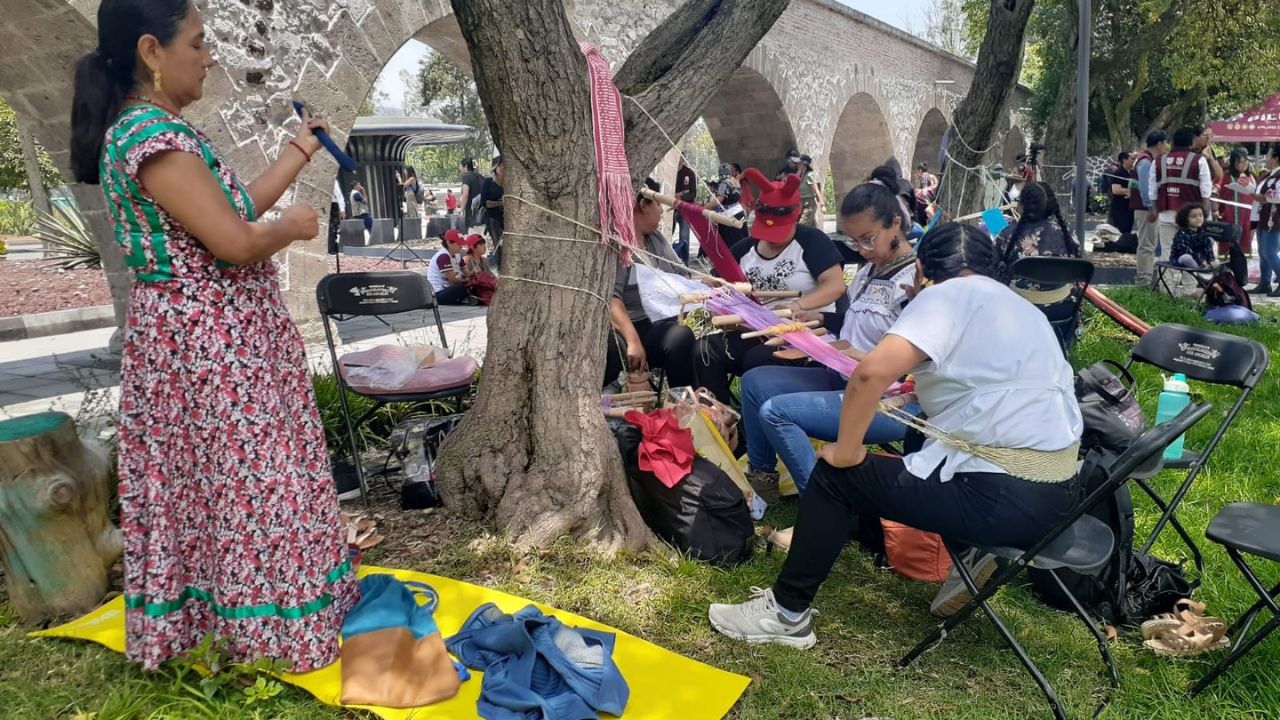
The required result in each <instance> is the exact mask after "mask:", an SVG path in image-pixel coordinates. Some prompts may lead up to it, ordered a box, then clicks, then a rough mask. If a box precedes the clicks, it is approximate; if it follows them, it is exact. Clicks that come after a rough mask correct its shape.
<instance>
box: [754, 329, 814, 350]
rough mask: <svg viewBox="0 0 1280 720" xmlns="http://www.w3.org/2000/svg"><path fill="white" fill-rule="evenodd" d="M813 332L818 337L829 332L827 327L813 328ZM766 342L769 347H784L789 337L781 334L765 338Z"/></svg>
mask: <svg viewBox="0 0 1280 720" xmlns="http://www.w3.org/2000/svg"><path fill="white" fill-rule="evenodd" d="M813 334H814V335H815V336H817V337H822V336H823V335H826V334H827V329H826V328H824V327H820V328H815V329H814V330H813ZM764 344H765V345H768V346H769V347H782V346H783V345H786V344H787V339H786V338H784V337H782V336H781V335H779V336H778V337H771V338H769V339H768V340H765V341H764Z"/></svg>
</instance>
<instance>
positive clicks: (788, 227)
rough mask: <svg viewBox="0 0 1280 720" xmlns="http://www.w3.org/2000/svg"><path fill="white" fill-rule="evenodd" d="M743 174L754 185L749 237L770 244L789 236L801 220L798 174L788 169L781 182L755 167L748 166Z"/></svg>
mask: <svg viewBox="0 0 1280 720" xmlns="http://www.w3.org/2000/svg"><path fill="white" fill-rule="evenodd" d="M742 176H743V178H745V179H746V181H747V182H748V183H751V184H752V185H755V186H756V193H755V211H756V219H755V222H753V223H751V237H752V239H755V240H763V241H765V242H767V243H771V244H773V245H782V244H784V243H786V242H788V241H789V240H791V237H792V236H793V235H794V234H795V229H796V223H798V222H800V176H799V175H796V174H795V173H790V174H788V175H787V177H786V179H785V180H783V181H782V182H774V181H772V180H770V179H768V178H766V177H765V176H764V174H763V173H761V172H760V171H759V170H757V169H755V168H747V169H746V171H745V172H743V173H742Z"/></svg>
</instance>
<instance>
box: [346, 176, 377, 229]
mask: <svg viewBox="0 0 1280 720" xmlns="http://www.w3.org/2000/svg"><path fill="white" fill-rule="evenodd" d="M351 216H352V217H356V218H359V219H361V220H363V221H364V231H365V232H373V215H371V214H370V213H369V199H368V197H367V196H366V195H365V193H364V183H362V182H360V181H359V180H357V181H355V182H354V183H352V184H351Z"/></svg>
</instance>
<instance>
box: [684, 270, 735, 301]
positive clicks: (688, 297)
mask: <svg viewBox="0 0 1280 720" xmlns="http://www.w3.org/2000/svg"><path fill="white" fill-rule="evenodd" d="M708 278H709V279H711V280H714V281H715V282H717V283H719V284H720V285H721V286H724V287H731V288H733V289H734V290H737V291H738V292H740V293H742V294H743V295H747V294H750V293H751V283H731V282H726V281H724V280H721V279H720V278H717V277H710V276H708ZM711 292H712V291H711V290H708V291H707V292H704V293H701V292H698V293H683V294H681V295H677V296H676V299H677V300H679V301H680V304H682V305H696V304H698V303H700V302H703V301H705V300H706V299H707V298H708V297H710V295H711Z"/></svg>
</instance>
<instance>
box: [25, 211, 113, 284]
mask: <svg viewBox="0 0 1280 720" xmlns="http://www.w3.org/2000/svg"><path fill="white" fill-rule="evenodd" d="M31 234H32V235H33V236H34V237H37V238H39V239H40V240H41V241H43V242H44V243H45V244H46V245H47V246H48V250H46V251H45V255H46V257H50V258H52V259H53V260H52V264H53V265H54V266H56V267H60V268H62V269H63V270H79V269H82V268H101V267H102V255H101V254H100V253H99V252H98V243H97V242H96V241H95V240H94V239H93V233H92V232H90V230H89V228H88V226H87V225H86V224H85V221H84V217H83V216H81V215H80V211H79V210H77V209H76V208H75V207H74V206H70V205H68V206H65V207H64V206H62V205H55V206H54V208H53V214H52V215H47V214H45V213H40V217H39V219H37V220H36V226H35V229H34V230H33V231H32V233H31Z"/></svg>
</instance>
